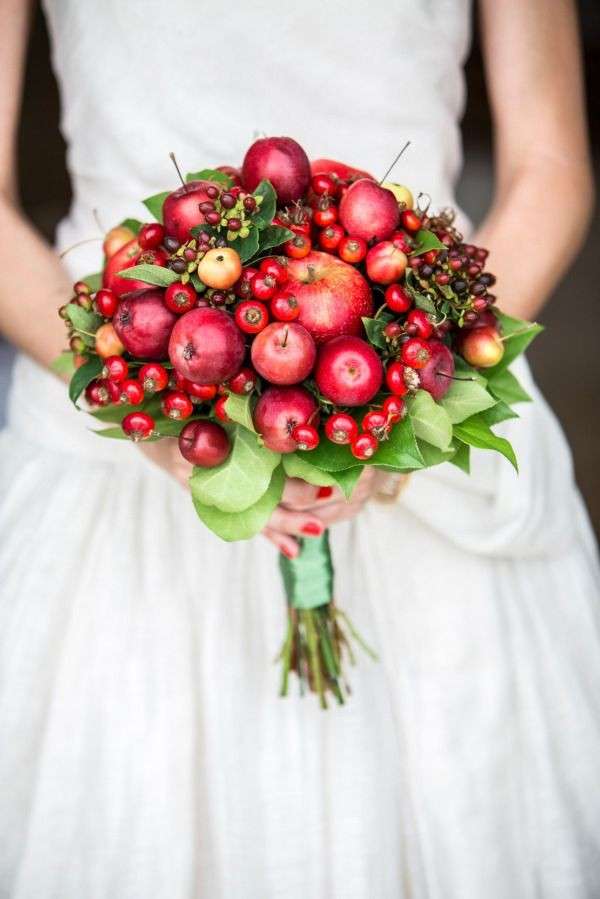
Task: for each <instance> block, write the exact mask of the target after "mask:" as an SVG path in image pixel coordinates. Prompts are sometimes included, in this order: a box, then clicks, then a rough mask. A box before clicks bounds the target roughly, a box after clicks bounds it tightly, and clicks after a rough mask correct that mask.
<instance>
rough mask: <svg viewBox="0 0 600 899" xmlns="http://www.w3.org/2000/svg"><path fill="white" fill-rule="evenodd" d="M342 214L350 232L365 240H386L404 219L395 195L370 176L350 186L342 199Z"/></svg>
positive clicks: (343, 222) (345, 225)
mask: <svg viewBox="0 0 600 899" xmlns="http://www.w3.org/2000/svg"><path fill="white" fill-rule="evenodd" d="M339 216H340V222H341V224H342V225H343V226H344V228H345V229H346V231H347V232H348V234H349V235H350V236H351V237H362V238H363V240H372V239H373V238H375V239H376V240H385V238H386V237H389V236H390V235H391V234H393V233H394V231H395V230H396V228H397V227H398V222H399V221H400V213H399V211H398V201H397V200H396V197H395V196H394V194H393V193H392V192H391V190H387V188H385V187H380V186H379V184H377V182H375V181H371V180H370V179H369V178H361V179H360V180H359V181H355V182H354V184H351V185H350V187H349V188H348V190H347V191H346V193H345V194H344V196H343V197H342V200H341V202H340V210H339Z"/></svg>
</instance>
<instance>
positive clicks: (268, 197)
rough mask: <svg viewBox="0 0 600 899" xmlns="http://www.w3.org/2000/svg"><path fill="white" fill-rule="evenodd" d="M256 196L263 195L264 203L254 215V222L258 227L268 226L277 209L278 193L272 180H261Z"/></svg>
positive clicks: (255, 192)
mask: <svg viewBox="0 0 600 899" xmlns="http://www.w3.org/2000/svg"><path fill="white" fill-rule="evenodd" d="M254 196H255V197H262V203H261V204H260V206H259V208H258V212H256V213H255V215H253V216H252V223H253V224H255V225H256V226H257V228H260V229H262V228H266V227H267V225H270V224H271V222H272V221H273V217H274V215H275V210H276V208H277V194H276V193H275V188H274V187H273V185H272V184H271V182H270V181H261V182H260V184H259V185H258V187H257V188H256V190H255V191H254Z"/></svg>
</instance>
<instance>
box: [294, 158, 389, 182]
mask: <svg viewBox="0 0 600 899" xmlns="http://www.w3.org/2000/svg"><path fill="white" fill-rule="evenodd" d="M310 170H311V172H312V174H313V175H320V174H325V175H329V176H330V177H331V176H332V175H334V176H335V178H338V179H341V180H342V181H351V180H353V179H354V180H358V179H359V178H370V180H371V181H375V178H374V177H373V175H370V174H369V172H365V171H363V170H362V169H357V168H354V166H351V165H348V164H347V163H345V162H338V161H337V160H335V159H314V160H313V161H312V162H311V164H310Z"/></svg>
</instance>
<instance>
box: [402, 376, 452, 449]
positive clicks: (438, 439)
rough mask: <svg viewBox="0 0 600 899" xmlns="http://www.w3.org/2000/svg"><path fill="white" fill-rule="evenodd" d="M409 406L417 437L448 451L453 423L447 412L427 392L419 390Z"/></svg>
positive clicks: (408, 403) (410, 400)
mask: <svg viewBox="0 0 600 899" xmlns="http://www.w3.org/2000/svg"><path fill="white" fill-rule="evenodd" d="M407 406H408V414H409V416H410V419H411V421H412V425H413V428H414V431H415V434H416V436H417V437H420V438H421V440H425V441H426V442H427V443H431V445H432V446H437V448H438V449H441V450H447V449H448V448H449V447H450V441H451V440H452V422H451V421H450V416H449V415H448V413H447V412H446V410H445V409H444V408H442V406H440V405H438V403H436V402H435V400H434V399H433V397H432V396H431V394H430V393H428V392H427V391H426V390H417V392H416V394H415V395H414V397H412V398H411V399H409V400H408V402H407Z"/></svg>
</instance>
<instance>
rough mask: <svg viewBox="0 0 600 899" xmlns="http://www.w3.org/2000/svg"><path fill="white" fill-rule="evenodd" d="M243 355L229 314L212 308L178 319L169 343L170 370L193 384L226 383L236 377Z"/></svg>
mask: <svg viewBox="0 0 600 899" xmlns="http://www.w3.org/2000/svg"><path fill="white" fill-rule="evenodd" d="M244 352H245V347H244V336H243V334H242V332H241V331H240V329H239V328H238V326H237V325H236V323H235V322H234V320H233V318H232V317H231V315H228V314H227V312H223V311H222V310H221V309H213V308H212V307H211V306H204V307H202V308H196V309H192V310H190V312H186V313H185V314H184V315H182V316H180V317H179V318H178V319H177V323H176V324H175V327H174V328H173V331H172V332H171V339H170V341H169V359H170V360H171V363H172V365H173V368H174V369H175V371H176V372H178V373H179V374H180V375H182V376H183V377H184V378H187V379H188V381H193V382H194V383H195V384H219V383H220V382H221V381H227V380H228V378H231V377H233V375H235V374H237V372H238V370H239V368H240V366H241V364H242V361H243V359H244Z"/></svg>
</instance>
